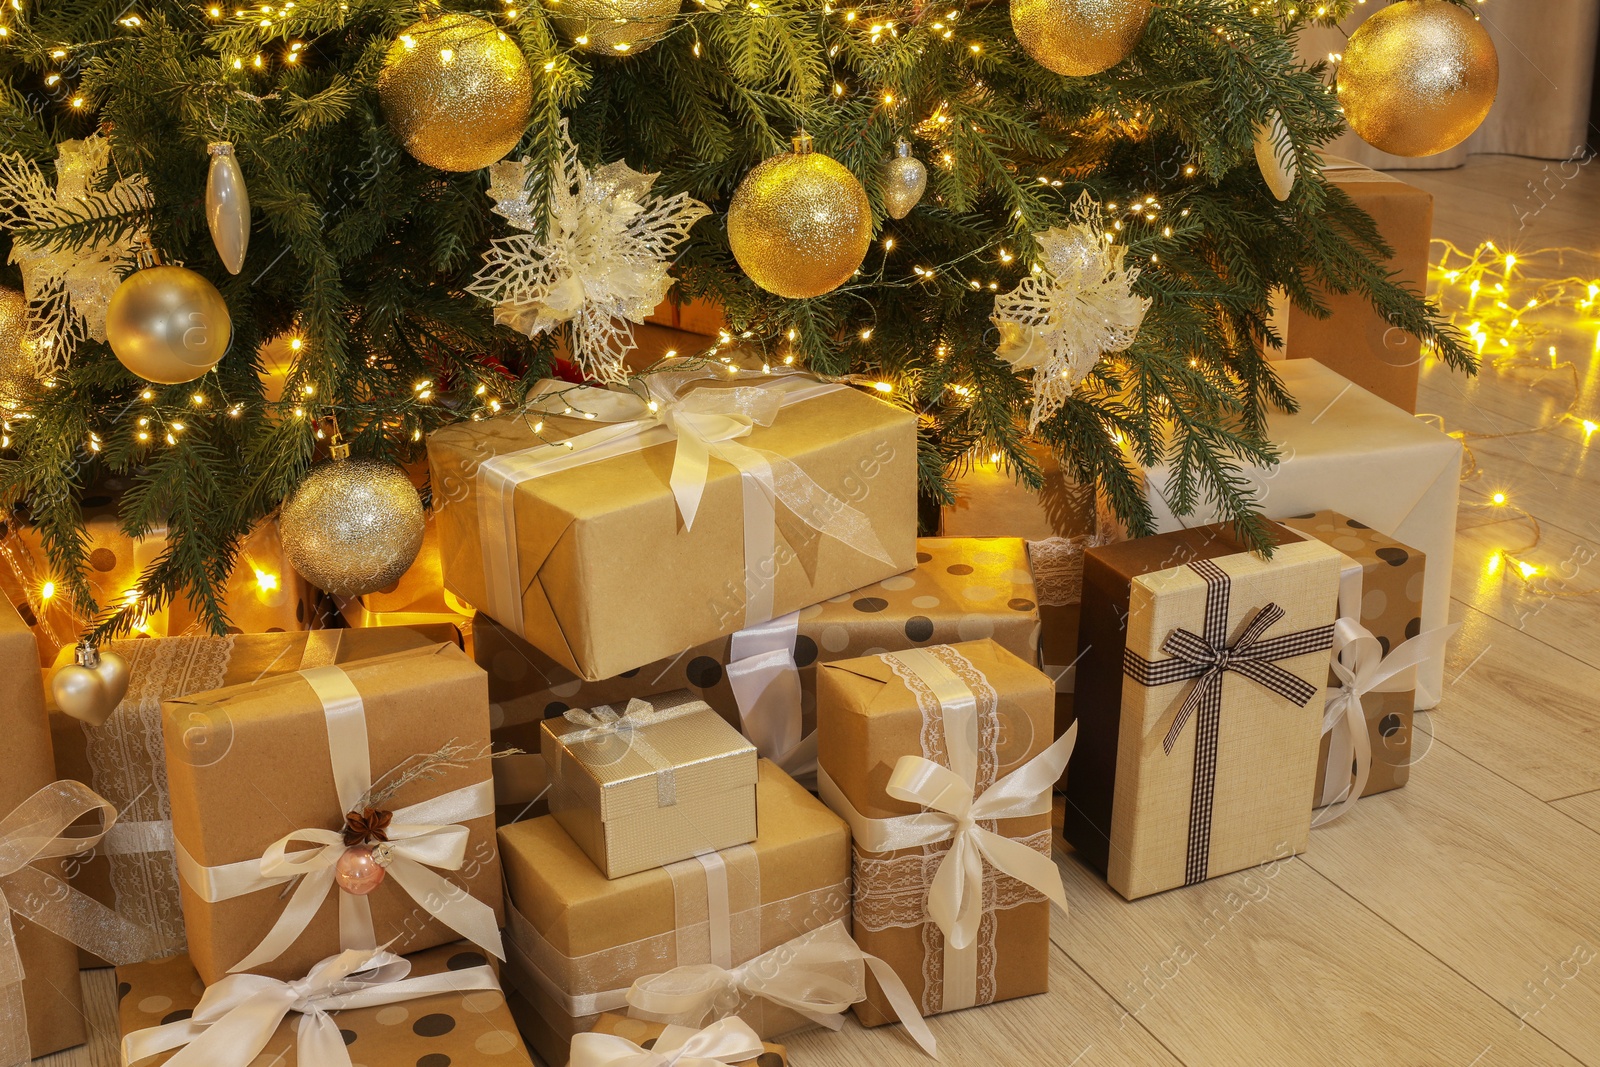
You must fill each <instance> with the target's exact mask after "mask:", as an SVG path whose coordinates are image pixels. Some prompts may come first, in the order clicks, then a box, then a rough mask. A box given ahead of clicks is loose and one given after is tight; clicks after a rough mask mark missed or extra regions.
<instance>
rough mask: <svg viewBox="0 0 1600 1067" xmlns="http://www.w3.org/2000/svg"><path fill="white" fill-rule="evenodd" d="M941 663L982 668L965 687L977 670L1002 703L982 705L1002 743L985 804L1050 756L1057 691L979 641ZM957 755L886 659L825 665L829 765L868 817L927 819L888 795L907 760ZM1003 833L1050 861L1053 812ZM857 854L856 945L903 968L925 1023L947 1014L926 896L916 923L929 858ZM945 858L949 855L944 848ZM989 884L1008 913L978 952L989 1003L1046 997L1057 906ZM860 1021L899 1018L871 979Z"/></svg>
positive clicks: (992, 748) (821, 718)
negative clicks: (986, 965) (987, 962)
mask: <svg viewBox="0 0 1600 1067" xmlns="http://www.w3.org/2000/svg"><path fill="white" fill-rule="evenodd" d="M932 651H933V652H934V654H936V655H940V656H942V657H947V656H949V655H950V653H952V652H953V653H954V654H955V655H956V656H958V657H961V658H964V659H965V660H966V661H967V662H968V663H969V664H970V668H964V669H963V670H962V672H961V673H962V675H963V680H968V681H969V683H971V684H976V683H972V682H971V680H970V679H968V678H967V677H966V672H967V670H970V669H975V670H976V671H978V672H981V674H982V676H983V679H985V680H986V681H987V686H988V688H989V689H990V691H992V693H993V694H994V696H993V698H992V699H991V700H990V701H989V702H988V703H987V706H986V704H985V702H984V701H983V699H982V698H980V701H979V705H978V715H979V733H980V737H983V738H986V739H992V742H993V743H990V744H986V745H980V752H979V760H978V774H977V781H976V789H975V792H976V793H978V794H979V795H981V794H982V793H983V791H984V790H986V789H987V788H989V786H991V785H993V784H994V783H995V781H996V780H998V779H999V778H1002V777H1004V776H1005V775H1006V774H1008V773H1010V772H1011V771H1013V770H1015V769H1016V768H1018V767H1020V766H1022V765H1023V764H1024V763H1026V762H1027V761H1028V760H1030V759H1032V758H1033V757H1034V756H1036V755H1038V754H1039V753H1040V752H1042V751H1043V750H1044V749H1045V748H1046V747H1048V746H1049V745H1050V743H1051V741H1052V740H1053V739H1054V690H1053V687H1052V686H1051V683H1050V679H1049V678H1048V677H1046V676H1045V675H1044V674H1042V673H1040V671H1039V670H1038V669H1037V668H1035V667H1033V666H1032V665H1031V664H1030V663H1028V662H1025V661H1023V660H1021V659H1019V658H1018V657H1017V656H1015V655H1013V654H1012V653H1010V652H1008V651H1006V650H1005V649H1004V648H1001V647H1000V646H999V645H997V644H995V643H994V642H993V641H989V640H984V641H970V642H966V643H964V644H959V645H953V646H949V647H948V648H947V649H934V650H932ZM957 662H959V660H957ZM975 691H977V690H976V689H975ZM945 753H946V748H945V740H944V723H943V720H942V717H941V716H940V715H939V713H938V711H937V706H935V708H934V710H931V711H926V712H925V711H924V709H923V707H922V706H920V705H919V703H918V697H917V694H915V693H913V691H912V690H911V689H910V688H909V687H908V685H907V683H905V682H904V681H902V680H901V678H900V677H899V676H898V675H897V674H896V673H895V671H894V670H893V668H892V667H891V666H890V665H889V664H888V663H887V662H886V661H885V658H884V657H882V656H867V657H863V658H860V659H852V660H843V661H840V662H836V663H828V664H824V665H823V668H822V670H821V672H820V673H819V674H818V677H817V761H818V763H819V765H820V766H821V768H822V770H823V771H824V772H826V774H827V775H828V777H829V778H830V779H832V781H833V782H834V783H835V784H836V785H837V787H838V789H839V790H840V792H842V793H843V794H844V797H845V799H846V800H848V801H849V803H850V804H851V805H852V806H853V807H854V808H855V809H856V810H857V811H858V812H860V813H861V814H862V815H863V816H865V817H867V818H869V819H882V818H892V817H894V816H897V815H912V814H916V813H917V812H919V811H920V810H921V809H920V808H918V807H917V806H916V805H914V804H910V803H907V802H904V801H900V800H895V799H893V798H892V797H890V796H889V795H888V794H887V793H886V792H885V791H884V790H885V786H886V784H887V783H888V780H889V775H890V774H891V773H892V772H893V770H894V767H895V764H896V763H897V762H898V761H899V759H900V758H901V757H902V756H923V757H924V758H927V759H932V760H934V761H935V762H939V763H944V764H945V765H946V766H948V758H947V757H946V756H945ZM995 831H996V832H997V833H999V834H1002V835H1003V836H1005V837H1009V838H1012V839H1013V840H1018V841H1022V842H1024V843H1026V844H1028V845H1030V846H1031V847H1034V848H1037V849H1038V850H1039V851H1041V852H1043V853H1045V854H1047V855H1048V854H1049V851H1050V815H1049V813H1048V812H1046V813H1044V814H1041V815H1037V816H1029V817H1024V818H1014V819H1002V820H999V821H998V822H997V823H996V824H995ZM945 851H947V848H946V849H945ZM852 853H853V858H854V879H855V890H854V901H853V903H854V907H853V924H854V930H855V939H856V943H857V944H859V945H860V946H861V948H862V950H863V951H865V952H869V953H871V954H872V955H874V956H877V957H879V958H880V959H883V960H884V961H886V962H887V963H888V964H889V965H890V966H891V967H893V968H894V971H895V973H896V974H898V975H899V976H900V979H901V980H902V981H903V982H905V984H906V988H907V989H908V990H909V991H910V993H911V996H912V998H913V1000H915V1001H916V1002H917V1004H918V1005H919V1006H920V1007H921V1009H922V1014H923V1015H932V1014H935V1013H937V1012H940V1011H943V1010H945V1009H944V1001H943V992H942V988H943V986H942V981H941V982H937V983H936V982H930V981H929V980H928V975H929V973H930V972H929V969H928V968H927V966H926V965H927V964H928V963H929V961H930V960H932V961H933V969H932V973H934V974H939V975H942V974H943V970H942V966H941V965H940V963H939V962H938V961H939V960H940V959H941V957H942V954H943V952H944V937H943V935H942V934H941V933H940V931H939V928H938V927H937V926H936V925H935V924H934V923H933V921H932V919H929V918H926V899H925V894H923V893H919V894H917V900H916V902H915V908H916V909H917V911H918V913H919V914H921V915H922V916H923V921H921V922H918V923H914V924H912V923H909V922H908V921H907V918H908V917H907V915H906V913H905V908H906V902H907V899H908V894H907V893H906V883H905V878H904V877H903V875H905V874H910V875H913V876H915V877H916V878H919V879H920V878H927V879H931V878H932V876H933V869H932V868H930V867H928V866H927V864H926V862H925V859H924V856H925V854H926V853H925V850H924V849H922V848H908V849H900V850H896V851H894V852H882V853H879V852H868V851H866V850H865V849H863V848H862V847H861V846H860V845H859V844H857V845H855V846H854V847H853V849H852ZM933 854H936V855H937V854H940V852H939V851H938V850H937V846H936V847H935V851H934V853H933ZM908 868H909V870H908ZM897 875H900V876H901V877H897ZM985 883H986V884H985V889H986V896H987V895H988V894H989V886H990V885H992V886H993V890H992V893H993V898H994V900H995V901H996V904H995V908H994V910H993V911H992V912H991V913H990V914H989V915H987V916H986V917H985V919H984V921H983V923H982V924H981V927H980V931H979V934H978V941H977V951H978V954H979V955H980V956H982V957H988V958H992V960H993V967H992V969H990V970H988V973H987V974H986V975H984V974H980V977H979V980H978V998H977V1003H978V1004H988V1003H993V1002H995V1001H1000V1000H1009V999H1011V998H1013V997H1021V996H1028V995H1029V994H1032V993H1043V992H1045V990H1046V987H1047V984H1048V976H1049V969H1050V965H1049V947H1050V902H1049V901H1048V900H1046V899H1045V897H1044V896H1043V895H1042V894H1039V893H1036V892H1034V891H1033V890H1032V889H1030V888H1029V887H1027V886H1026V885H1023V884H1022V883H1020V882H1017V881H1016V880H1014V879H1012V878H1010V877H1008V876H1004V875H999V874H997V873H995V872H992V871H990V872H988V873H986V875H985ZM875 887H879V890H878V891H875ZM855 1012H856V1016H857V1018H859V1019H860V1020H861V1023H862V1025H864V1026H879V1025H882V1024H884V1023H888V1022H893V1021H895V1019H896V1018H897V1016H896V1015H895V1013H894V1010H893V1009H892V1008H891V1007H890V1006H889V1003H888V1001H887V999H886V998H885V997H884V995H883V991H882V989H881V987H880V986H879V985H878V983H877V981H876V980H875V979H873V978H872V977H871V975H870V974H869V975H868V977H867V999H866V1000H865V1001H864V1002H862V1003H860V1004H857V1005H856V1006H855Z"/></svg>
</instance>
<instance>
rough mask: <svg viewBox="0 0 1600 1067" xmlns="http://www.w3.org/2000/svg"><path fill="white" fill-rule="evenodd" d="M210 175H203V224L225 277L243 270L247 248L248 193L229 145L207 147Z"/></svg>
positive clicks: (217, 143)
mask: <svg viewBox="0 0 1600 1067" xmlns="http://www.w3.org/2000/svg"><path fill="white" fill-rule="evenodd" d="M207 150H208V151H209V152H210V153H211V172H210V173H209V174H207V175H206V224H207V225H208V226H210V227H211V242H212V244H214V245H216V246H217V255H218V256H220V257H221V258H222V265H223V266H224V267H227V268H228V273H230V274H238V273H239V272H240V271H241V270H244V254H245V250H246V249H248V248H249V247H250V193H249V190H247V189H246V188H245V187H244V171H242V170H240V169H239V160H238V159H237V158H235V156H234V154H233V145H231V144H229V143H228V142H226V141H216V142H214V143H212V144H211V145H210V146H208V149H207Z"/></svg>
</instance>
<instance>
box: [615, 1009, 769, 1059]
mask: <svg viewBox="0 0 1600 1067" xmlns="http://www.w3.org/2000/svg"><path fill="white" fill-rule="evenodd" d="M724 1029H727V1027H720V1028H718V1031H714V1032H713V1033H714V1034H716V1035H717V1036H721V1031H722V1030H724ZM589 1032H590V1033H593V1034H609V1035H610V1036H612V1037H620V1038H622V1039H623V1040H624V1041H627V1042H630V1043H632V1044H633V1045H635V1046H637V1047H638V1050H639V1051H640V1052H647V1051H655V1052H658V1053H660V1054H662V1055H666V1054H668V1053H672V1052H677V1051H679V1050H680V1049H681V1050H683V1052H684V1054H685V1055H693V1054H694V1053H695V1052H696V1051H697V1050H698V1049H700V1048H701V1047H728V1048H737V1047H739V1043H738V1042H737V1041H731V1042H728V1043H727V1044H726V1046H724V1045H723V1043H722V1042H719V1043H718V1044H717V1045H716V1046H709V1045H705V1043H704V1042H705V1039H702V1041H701V1042H699V1043H696V1044H695V1045H693V1046H690V1045H689V1042H690V1041H692V1040H693V1039H694V1036H695V1035H696V1034H699V1033H702V1032H703V1031H699V1030H695V1029H692V1028H690V1027H687V1026H671V1025H668V1024H667V1023H653V1022H648V1021H646V1020H644V1019H634V1018H630V1017H629V1016H626V1015H613V1014H611V1013H610V1012H607V1013H606V1014H604V1015H601V1016H600V1017H599V1018H598V1019H596V1020H595V1023H594V1029H593V1030H591V1031H589ZM710 1036H712V1035H707V1037H710ZM724 1041H727V1038H724ZM749 1041H750V1045H751V1048H752V1049H754V1048H756V1047H759V1048H760V1049H761V1051H760V1052H757V1053H756V1054H755V1055H754V1056H748V1057H741V1058H739V1059H734V1058H732V1057H724V1056H721V1055H719V1056H717V1057H716V1060H717V1061H718V1062H721V1063H727V1064H729V1065H730V1067H789V1052H788V1050H787V1049H785V1048H784V1047H783V1046H782V1045H774V1044H772V1043H771V1042H764V1041H761V1040H760V1038H759V1037H757V1038H751V1039H749ZM616 1047H617V1049H618V1050H619V1052H627V1051H631V1050H628V1049H627V1046H625V1045H619V1046H616ZM624 1062H626V1061H624Z"/></svg>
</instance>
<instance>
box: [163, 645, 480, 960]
mask: <svg viewBox="0 0 1600 1067" xmlns="http://www.w3.org/2000/svg"><path fill="white" fill-rule="evenodd" d="M342 672H343V674H344V675H345V676H346V677H347V678H348V679H349V681H350V684H352V685H353V686H354V687H355V689H356V691H357V692H358V693H359V694H360V696H361V701H362V706H363V714H364V715H365V718H366V723H367V745H368V760H369V764H370V766H371V770H372V780H373V781H374V782H377V781H378V780H379V779H380V778H382V777H383V776H384V775H385V774H388V773H389V772H390V771H391V770H392V769H393V768H395V767H397V766H398V765H399V764H400V763H401V762H402V761H404V760H407V759H410V758H412V757H414V756H417V755H421V754H428V753H433V752H437V751H439V750H440V749H441V748H442V747H443V746H444V745H446V744H450V743H453V744H456V745H459V746H464V747H465V748H467V749H469V750H473V751H478V750H481V751H484V752H485V753H486V752H487V750H488V746H489V707H488V703H489V702H488V693H487V684H486V680H485V678H484V675H483V671H481V670H479V669H478V667H477V666H476V665H475V664H474V663H473V662H472V661H471V660H469V659H468V658H467V657H466V655H465V654H464V653H463V652H462V651H461V650H460V649H459V648H457V647H456V646H455V645H434V646H430V647H426V648H419V649H414V650H411V651H408V652H399V653H395V654H393V655H388V656H379V657H375V658H372V659H363V660H356V661H353V662H350V663H347V664H345V665H344V666H343V668H342ZM162 725H163V732H164V734H165V741H166V757H167V779H168V784H169V786H170V789H171V796H172V831H173V837H174V839H175V841H176V844H177V847H178V849H179V850H180V864H181V853H182V852H187V853H188V855H189V856H190V857H192V858H193V860H194V862H195V863H196V864H198V865H199V866H201V867H217V866H221V865H225V864H232V863H245V862H250V861H254V860H256V859H258V858H259V857H260V856H261V855H262V854H263V853H264V852H266V851H267V849H268V847H269V846H270V845H272V843H273V842H275V841H277V840H278V839H279V838H281V837H283V836H284V835H285V834H288V833H291V832H293V831H295V830H299V829H302V828H321V829H326V830H337V829H339V828H341V827H342V825H343V819H344V813H343V812H341V811H339V810H338V808H339V806H340V805H339V801H338V799H337V798H338V793H337V791H336V789H335V786H334V772H333V767H332V764H331V762H330V756H329V737H328V732H329V727H328V714H327V712H326V711H325V710H324V708H323V704H322V701H321V700H320V699H319V698H318V696H317V693H316V691H315V690H313V689H312V687H311V685H310V684H309V683H308V682H307V681H306V678H305V677H304V676H303V675H301V674H298V673H296V674H286V675H280V676H278V677H275V678H268V679H263V680H261V681H258V682H255V683H253V684H247V685H235V686H230V687H228V688H226V689H217V690H214V691H212V692H209V693H200V694H196V695H193V696H188V697H181V698H176V699H167V700H165V701H163V702H162ZM489 776H490V770H489V767H488V760H487V758H484V759H468V760H467V761H465V764H464V765H460V766H453V767H447V768H443V769H440V770H438V771H437V773H435V774H432V775H430V776H427V777H425V778H423V779H420V780H418V781H415V782H412V783H411V784H409V785H407V786H406V787H405V788H404V789H402V790H401V791H400V793H399V794H398V795H397V796H396V797H395V798H394V800H393V801H392V803H393V805H394V808H395V809H399V808H404V807H407V806H410V805H413V804H417V803H420V802H422V801H424V800H430V799H433V798H434V797H438V796H441V795H443V794H445V793H449V792H453V791H454V790H457V789H461V788H464V787H469V786H474V785H476V784H477V783H479V782H487V781H488V780H489ZM463 825H465V826H466V827H467V829H468V831H469V834H470V836H469V840H468V844H467V847H466V862H465V864H464V865H463V867H462V868H461V870H459V871H435V872H434V873H436V874H437V875H438V876H440V877H442V878H443V879H444V880H445V881H447V882H449V883H451V884H452V885H455V886H459V887H460V888H461V889H463V890H464V891H465V892H466V894H468V895H470V896H472V897H475V898H477V899H478V900H480V901H482V902H483V903H485V904H487V905H488V906H489V907H491V908H492V909H493V910H494V913H495V916H496V917H497V918H499V917H501V915H502V911H501V890H500V864H499V860H498V858H497V857H496V855H495V847H494V819H493V816H492V815H485V816H482V817H479V818H474V819H470V820H467V821H466V822H464V823H463ZM297 847H298V846H297ZM180 869H181V868H180ZM430 870H432V868H430ZM181 882H182V884H181V892H182V899H183V917H184V925H185V927H186V928H187V930H188V936H189V956H190V958H191V959H192V960H193V961H194V965H195V969H196V970H198V971H199V972H200V975H201V977H202V978H205V979H208V980H209V981H212V982H214V981H216V980H217V979H219V978H221V977H222V976H223V975H224V974H226V973H227V971H228V969H229V968H230V967H232V966H234V965H235V964H236V963H238V962H239V961H240V960H242V959H244V958H245V957H246V956H247V955H248V954H249V953H250V952H251V951H252V950H254V948H255V947H256V945H257V944H259V943H260V942H261V940H262V938H263V937H265V936H266V934H267V933H268V931H269V930H271V929H272V927H273V924H274V923H275V922H276V921H277V920H278V917H279V915H280V914H281V913H282V911H283V910H284V907H285V906H286V903H287V901H286V899H285V897H284V894H283V890H282V888H281V887H279V886H272V887H268V888H264V889H261V890H258V891H256V892H254V893H249V894H246V895H243V896H238V897H234V898H232V899H227V900H220V901H217V902H215V903H208V902H207V901H206V900H205V899H204V898H203V897H202V896H201V895H200V894H199V893H198V892H196V891H195V889H194V888H193V887H191V886H190V884H189V882H188V880H187V879H186V878H185V879H181ZM340 892H341V890H339V889H338V888H337V887H334V888H333V889H332V890H330V892H329V893H328V895H327V897H326V898H324V899H323V901H322V904H321V906H320V907H319V908H318V910H317V912H316V915H315V916H314V917H313V919H312V921H311V923H310V924H309V925H308V926H307V927H306V928H305V930H304V931H303V932H302V933H301V934H300V936H299V937H298V938H297V939H296V940H295V942H294V944H293V945H292V946H291V947H290V948H289V949H288V950H286V951H285V952H284V953H283V954H282V955H281V956H279V957H278V958H277V959H275V960H273V961H271V962H270V963H267V964H265V965H263V966H261V967H258V968H253V969H254V970H256V971H258V972H259V973H262V974H267V975H271V976H272V977H275V978H297V977H300V976H302V975H304V974H305V973H306V972H307V971H308V970H309V969H310V967H311V966H312V965H313V964H315V963H316V962H317V961H319V960H321V959H323V958H325V957H327V956H330V955H333V954H334V953H335V952H337V951H338V949H339V901H338V899H337V898H338V895H339V893H340ZM367 900H368V901H369V902H370V903H371V907H372V919H373V927H374V930H375V931H376V936H377V940H378V943H379V944H389V943H390V942H391V939H392V941H393V943H392V945H391V946H390V950H391V951H393V952H397V953H401V954H404V953H407V952H415V951H419V950H421V949H425V948H432V947H433V946H434V945H439V944H444V943H446V942H449V941H454V940H456V939H457V938H458V937H459V936H460V935H459V934H457V933H455V932H453V931H452V930H451V929H450V928H449V927H447V926H445V925H444V924H443V923H442V922H440V921H439V920H437V919H434V918H433V917H431V916H430V915H428V914H427V913H426V912H424V911H423V909H422V908H421V906H420V905H419V903H418V902H417V901H415V900H413V899H412V898H411V896H410V895H408V894H407V893H406V892H405V891H404V890H402V889H401V888H400V886H399V885H398V884H397V883H396V879H394V878H388V879H385V881H384V882H383V883H382V884H380V885H379V886H378V887H377V888H376V889H375V890H374V891H373V892H372V893H370V894H369V895H368V896H367Z"/></svg>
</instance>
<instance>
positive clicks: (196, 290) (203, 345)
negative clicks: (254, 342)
mask: <svg viewBox="0 0 1600 1067" xmlns="http://www.w3.org/2000/svg"><path fill="white" fill-rule="evenodd" d="M232 337H233V321H232V319H230V318H229V317H228V304H227V302H226V301H224V300H223V299H222V294H221V293H219V292H217V287H216V286H214V285H212V284H211V283H210V282H208V281H207V280H206V279H204V278H202V277H201V276H200V275H198V274H196V273H195V272H194V271H192V270H188V269H186V268H184V267H173V266H158V267H146V268H145V269H144V270H140V271H135V272H134V273H132V274H130V275H128V277H127V278H126V279H124V280H123V282H122V284H121V285H119V286H117V291H116V292H114V293H112V294H111V302H110V303H109V304H108V305H107V306H106V340H107V341H109V342H110V343H111V351H112V352H113V353H115V354H116V357H117V360H118V361H119V362H120V363H121V364H122V365H123V366H124V367H127V368H128V369H129V370H131V371H132V372H133V373H135V374H137V375H138V376H139V377H141V378H143V379H145V380H146V381H151V382H155V383H157V384H158V385H177V384H178V383H179V382H192V381H194V380H195V379H196V378H198V377H200V376H201V375H202V374H204V373H205V372H206V371H208V370H210V369H211V368H212V367H214V366H216V365H217V361H218V360H220V359H221V358H222V357H223V354H224V353H226V352H227V351H228V343H229V341H230V340H232Z"/></svg>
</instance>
